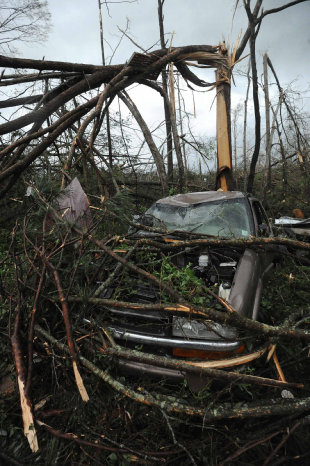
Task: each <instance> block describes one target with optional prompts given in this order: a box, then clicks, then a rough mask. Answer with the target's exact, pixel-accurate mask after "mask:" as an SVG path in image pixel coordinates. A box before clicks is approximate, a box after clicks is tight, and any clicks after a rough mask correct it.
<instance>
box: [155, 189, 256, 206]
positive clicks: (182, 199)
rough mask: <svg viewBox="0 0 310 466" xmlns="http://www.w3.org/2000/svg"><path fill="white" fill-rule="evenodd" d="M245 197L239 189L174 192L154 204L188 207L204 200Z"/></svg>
mask: <svg viewBox="0 0 310 466" xmlns="http://www.w3.org/2000/svg"><path fill="white" fill-rule="evenodd" d="M245 197H247V196H246V194H244V193H242V192H241V191H204V192H197V193H186V194H176V195H175V196H169V197H164V198H163V199H159V200H158V201H156V204H166V205H175V206H179V207H188V206H190V205H195V204H202V203H204V202H212V201H219V200H224V199H241V198H245Z"/></svg>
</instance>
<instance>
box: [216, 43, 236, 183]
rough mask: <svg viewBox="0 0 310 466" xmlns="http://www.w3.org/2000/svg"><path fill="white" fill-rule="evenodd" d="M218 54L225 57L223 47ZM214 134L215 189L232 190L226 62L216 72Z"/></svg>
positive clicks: (228, 77) (228, 88) (228, 79)
mask: <svg viewBox="0 0 310 466" xmlns="http://www.w3.org/2000/svg"><path fill="white" fill-rule="evenodd" d="M220 52H221V53H222V55H223V56H225V55H227V50H226V48H225V47H223V46H222V45H220ZM216 97H217V98H216V134H217V163H218V173H217V188H221V189H222V190H223V191H229V190H231V189H232V184H233V183H232V157H231V117H230V67H229V63H228V59H227V61H226V60H225V61H224V63H222V64H221V65H219V67H218V69H217V71H216Z"/></svg>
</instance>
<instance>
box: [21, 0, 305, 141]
mask: <svg viewBox="0 0 310 466" xmlns="http://www.w3.org/2000/svg"><path fill="white" fill-rule="evenodd" d="M285 2H286V0H264V2H263V5H264V8H265V9H269V8H273V7H276V6H279V5H282V4H283V3H285ZM252 4H254V1H252ZM234 5H235V1H234V0H166V1H165V4H164V16H165V32H166V33H167V38H170V34H171V33H172V32H174V38H173V45H174V46H177V45H192V44H209V45H217V44H218V43H219V41H220V40H222V39H223V38H225V39H226V41H228V42H230V43H231V44H234V43H235V42H236V40H237V37H238V35H239V33H240V32H241V33H242V32H244V31H245V30H246V27H247V17H246V14H245V12H244V8H243V1H242V0H240V1H239V6H238V8H237V11H236V14H235V17H234V20H233V21H232V17H233V12H234ZM108 6H109V11H108V10H107V8H106V6H105V5H104V4H103V6H102V11H103V23H104V37H105V40H106V44H105V49H106V52H105V53H106V57H107V60H109V57H111V54H112V50H114V49H115V47H116V45H117V44H118V43H119V39H120V36H121V33H120V31H119V30H118V27H119V28H121V29H125V28H126V24H127V19H128V20H129V29H128V34H130V35H131V37H132V38H133V40H134V41H136V42H137V43H138V44H140V45H141V46H142V47H143V48H145V49H147V48H149V47H151V46H152V45H154V44H155V43H156V42H157V41H158V36H159V32H158V19H157V0H138V1H136V2H130V0H128V1H127V2H121V1H120V0H119V1H116V0H111V2H110V3H108ZM49 8H50V12H51V15H52V30H51V33H50V36H49V39H48V41H47V42H46V43H44V44H40V45H36V46H31V47H25V46H24V47H23V49H22V54H23V56H24V57H27V58H42V57H43V56H45V59H46V60H63V61H73V62H83V63H93V64H100V63H101V52H100V42H99V20H98V2H97V0H87V1H85V0H49ZM158 47H159V46H157V47H155V48H158ZM309 50H310V1H307V2H305V3H302V4H300V5H296V6H294V7H292V8H290V9H288V10H285V11H283V12H279V13H276V14H274V15H271V16H267V17H266V18H265V19H264V21H263V24H262V27H261V30H260V32H259V36H258V41H257V60H258V63H259V65H260V63H261V62H262V55H263V53H264V52H268V54H269V56H270V58H271V61H272V62H273V64H274V67H275V70H276V71H277V73H278V76H279V79H280V81H281V84H282V85H283V86H285V85H286V84H288V83H290V82H292V81H295V83H294V86H295V88H298V89H300V90H304V89H306V88H307V87H309V76H310V60H309V59H310V53H309ZM134 51H137V47H136V46H135V45H134V44H133V43H132V42H130V41H129V40H128V39H127V38H123V40H122V42H121V44H120V45H119V47H118V48H117V50H116V51H115V53H114V56H113V58H112V63H114V64H116V63H123V62H124V61H126V60H127V59H129V58H130V56H131V54H132V53H133V52H134ZM245 65H246V61H244V63H242V64H240V66H239V67H238V68H239V69H240V68H245ZM238 68H237V70H236V71H238ZM259 69H260V70H261V66H259ZM209 73H210V72H209ZM204 77H206V78H207V79H208V78H209V80H213V75H212V74H211V75H210V74H209V76H204ZM237 84H238V85H237V87H236V88H233V89H232V105H233V106H234V105H236V104H237V103H238V102H242V101H243V99H244V92H245V80H241V81H240V79H238V78H237ZM189 94H190V93H188V97H187V99H186V103H187V105H188V106H189V107H191V108H188V110H189V111H192V110H193V104H192V96H189ZM132 95H133V96H134V98H135V101H136V103H137V104H138V105H139V108H140V109H141V111H142V113H143V116H144V117H145V119H146V120H147V121H148V122H149V123H150V124H151V125H152V126H153V127H154V126H156V124H157V123H158V122H159V121H160V119H161V118H162V104H161V101H160V99H159V98H158V96H157V95H155V93H153V94H152V93H150V92H149V91H146V90H145V89H144V88H143V86H139V87H138V88H136V89H135V90H134V91H133V93H132ZM213 99H214V95H211V93H209V94H201V93H200V94H198V93H197V94H196V95H195V101H196V107H197V108H196V109H197V119H196V122H195V123H194V126H195V125H196V129H197V131H198V133H200V134H204V133H205V134H206V135H207V136H211V135H214V134H215V131H214V130H215V121H214V120H215V119H214V114H213V113H211V114H210V113H209V112H210V105H211V103H212V100H213ZM305 106H306V108H309V103H308V99H307V98H306V99H305Z"/></svg>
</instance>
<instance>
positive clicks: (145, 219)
mask: <svg viewBox="0 0 310 466" xmlns="http://www.w3.org/2000/svg"><path fill="white" fill-rule="evenodd" d="M140 223H141V224H142V225H145V226H146V227H152V226H153V225H154V217H153V216H152V215H148V214H145V215H142V216H141V217H140Z"/></svg>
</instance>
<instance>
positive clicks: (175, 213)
mask: <svg viewBox="0 0 310 466" xmlns="http://www.w3.org/2000/svg"><path fill="white" fill-rule="evenodd" d="M146 213H147V214H148V215H152V216H153V218H154V220H155V221H154V226H158V227H162V224H164V225H165V227H166V229H167V230H168V231H174V230H181V231H189V232H195V233H202V234H207V235H212V236H216V237H224V238H227V237H237V238H240V237H243V238H244V237H249V236H250V235H251V234H252V233H251V225H250V220H249V213H248V210H247V205H246V203H245V200H244V199H229V200H221V201H216V202H206V203H202V204H197V205H191V206H188V207H180V206H175V205H170V204H161V203H157V204H154V205H153V206H152V207H151V208H150V209H149V210H148V211H147V212H146Z"/></svg>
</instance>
